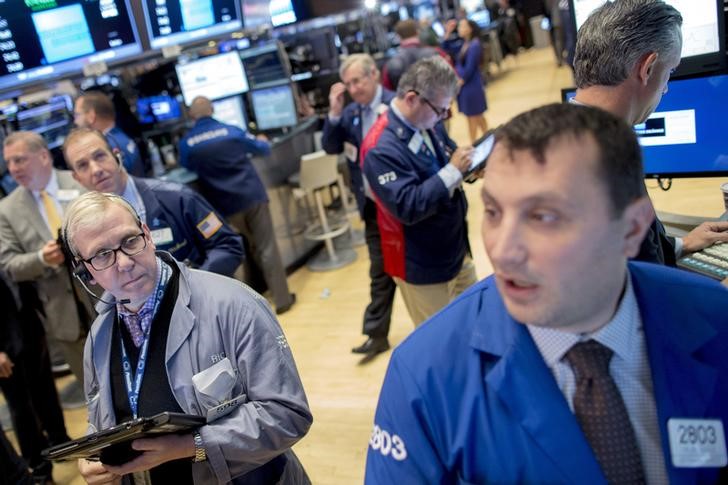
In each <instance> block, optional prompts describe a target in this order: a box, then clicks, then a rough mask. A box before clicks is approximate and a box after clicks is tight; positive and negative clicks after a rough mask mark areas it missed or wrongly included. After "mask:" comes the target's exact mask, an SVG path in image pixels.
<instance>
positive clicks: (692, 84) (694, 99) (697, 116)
mask: <svg viewBox="0 0 728 485" xmlns="http://www.w3.org/2000/svg"><path fill="white" fill-rule="evenodd" d="M667 88H668V91H667V93H665V95H664V96H663V97H662V100H661V101H660V104H659V105H657V109H655V112H654V113H653V114H652V115H651V116H650V117H649V118H648V119H647V120H646V121H645V122H644V123H641V124H639V125H636V126H635V132H636V133H637V136H638V137H639V142H640V145H642V154H643V163H644V169H645V176H646V177H652V178H655V177H664V178H667V177H706V176H712V175H717V176H724V175H726V174H728V142H727V141H726V130H725V125H724V124H723V121H722V120H723V117H724V116H725V109H726V107H727V106H728V75H712V76H705V77H698V78H692V79H676V80H672V81H670V82H669V83H668V84H667ZM575 95H576V90H575V89H563V90H562V91H561V98H562V101H564V102H568V101H569V100H571V99H572V98H573V97H574V96H575Z"/></svg>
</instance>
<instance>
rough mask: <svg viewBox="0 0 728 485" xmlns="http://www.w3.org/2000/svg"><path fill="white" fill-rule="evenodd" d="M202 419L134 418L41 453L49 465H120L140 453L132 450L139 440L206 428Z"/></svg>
mask: <svg viewBox="0 0 728 485" xmlns="http://www.w3.org/2000/svg"><path fill="white" fill-rule="evenodd" d="M205 423H207V419H206V418H205V417H204V416H196V415H194V414H182V413H160V414H157V415H155V416H151V417H146V418H136V419H133V420H131V421H127V422H125V423H121V424H117V425H116V426H113V427H111V428H107V429H105V430H102V431H99V432H97V433H92V434H89V435H86V436H84V437H82V438H78V439H75V440H71V441H67V442H65V443H62V444H60V445H56V446H54V447H52V448H48V449H45V450H43V452H42V453H41V454H42V456H43V458H45V459H46V460H52V461H66V460H76V459H78V458H87V459H92V460H101V462H102V463H106V464H108V465H120V464H122V463H126V462H127V461H130V460H132V459H134V458H135V457H136V456H138V455H140V454H141V452H140V451H137V450H134V449H132V448H131V442H132V441H133V440H135V439H138V438H144V437H150V436H159V435H163V434H169V433H179V432H184V431H189V430H192V429H195V428H198V427H200V426H203V425H205Z"/></svg>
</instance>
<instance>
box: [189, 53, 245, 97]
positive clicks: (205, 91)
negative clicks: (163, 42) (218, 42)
mask: <svg viewBox="0 0 728 485" xmlns="http://www.w3.org/2000/svg"><path fill="white" fill-rule="evenodd" d="M176 69H177V77H178V79H179V85H180V88H182V95H183V96H184V100H185V104H186V105H187V106H189V105H190V103H192V100H193V99H195V98H196V97H197V96H205V97H207V98H209V99H211V100H216V99H220V98H226V97H228V96H232V95H233V94H240V93H244V92H246V91H248V81H247V78H246V77H245V70H244V69H243V63H242V61H241V60H240V56H239V55H238V53H237V52H226V53H224V54H217V55H214V56H209V57H203V58H201V59H197V60H195V61H191V62H188V63H186V64H177V66H176Z"/></svg>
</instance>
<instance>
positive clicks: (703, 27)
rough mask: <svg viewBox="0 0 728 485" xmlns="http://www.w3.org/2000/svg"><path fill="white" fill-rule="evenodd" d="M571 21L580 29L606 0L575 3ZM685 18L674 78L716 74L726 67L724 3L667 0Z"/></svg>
mask: <svg viewBox="0 0 728 485" xmlns="http://www.w3.org/2000/svg"><path fill="white" fill-rule="evenodd" d="M569 3H570V4H571V6H572V18H573V19H574V22H575V24H576V28H577V29H579V28H580V27H581V25H582V24H583V23H584V22H585V21H586V19H587V18H588V17H589V15H590V14H591V13H592V11H594V10H595V9H597V8H598V7H600V6H602V5H604V4H605V3H607V2H606V0H576V1H574V2H569ZM665 3H667V4H669V5H672V6H673V7H675V8H676V9H677V10H678V11H679V12H680V14H681V15H682V18H683V24H682V38H683V47H682V53H681V54H682V60H681V61H680V66H678V68H677V70H676V71H675V73H674V74H673V77H681V76H685V75H690V74H700V73H705V72H714V71H718V70H720V69H724V68H725V67H726V54H725V19H724V13H723V0H690V1H687V0H665Z"/></svg>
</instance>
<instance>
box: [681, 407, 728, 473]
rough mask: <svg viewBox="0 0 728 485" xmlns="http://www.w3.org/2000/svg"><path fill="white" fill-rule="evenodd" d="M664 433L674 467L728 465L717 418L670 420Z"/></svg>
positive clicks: (723, 434) (723, 438)
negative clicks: (668, 442)
mask: <svg viewBox="0 0 728 485" xmlns="http://www.w3.org/2000/svg"><path fill="white" fill-rule="evenodd" d="M667 430H668V435H669V438H670V454H671V457H672V462H673V465H674V466H676V467H685V468H712V467H723V466H726V464H728V456H727V455H726V442H725V433H724V431H723V422H722V421H721V420H720V419H685V418H671V419H669V420H668V421H667Z"/></svg>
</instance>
